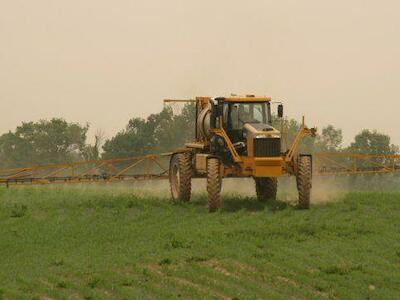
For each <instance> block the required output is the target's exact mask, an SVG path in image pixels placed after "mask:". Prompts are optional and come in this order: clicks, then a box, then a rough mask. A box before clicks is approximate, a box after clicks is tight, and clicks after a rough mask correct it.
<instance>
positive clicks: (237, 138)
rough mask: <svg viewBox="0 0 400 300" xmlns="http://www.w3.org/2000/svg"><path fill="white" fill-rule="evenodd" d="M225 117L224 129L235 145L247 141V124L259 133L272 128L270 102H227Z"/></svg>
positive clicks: (225, 104)
mask: <svg viewBox="0 0 400 300" xmlns="http://www.w3.org/2000/svg"><path fill="white" fill-rule="evenodd" d="M223 116H224V129H225V131H226V133H227V134H228V136H229V138H230V139H231V141H232V143H233V144H235V143H238V142H244V141H245V140H246V129H245V125H246V124H250V125H251V126H253V127H254V128H256V129H257V130H258V131H264V130H268V129H270V128H272V126H271V125H272V116H271V104H270V102H225V103H224V114H223Z"/></svg>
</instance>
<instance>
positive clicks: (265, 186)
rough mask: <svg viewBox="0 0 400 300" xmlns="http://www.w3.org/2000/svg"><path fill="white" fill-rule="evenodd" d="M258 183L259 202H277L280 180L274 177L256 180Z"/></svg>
mask: <svg viewBox="0 0 400 300" xmlns="http://www.w3.org/2000/svg"><path fill="white" fill-rule="evenodd" d="M254 181H255V182H256V192H257V200H258V201H260V202H267V201H268V200H276V194H277V191H278V179H277V178H274V177H265V178H254Z"/></svg>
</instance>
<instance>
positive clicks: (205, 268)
mask: <svg viewBox="0 0 400 300" xmlns="http://www.w3.org/2000/svg"><path fill="white" fill-rule="evenodd" d="M224 200H225V201H224V206H223V208H222V210H221V211H220V212H219V213H217V214H212V215H210V214H208V213H207V212H206V209H205V205H206V197H205V195H203V194H196V195H195V196H194V200H193V202H192V203H190V204H173V203H171V202H170V201H169V200H168V195H165V197H155V196H151V195H148V196H146V195H145V194H143V193H136V194H135V193H133V192H132V191H130V190H125V189H109V188H85V189H83V188H75V187H65V188H61V187H57V188H11V189H8V190H6V189H0V299H178V298H182V299H204V298H206V299H289V298H293V299H331V298H332V299H399V298H400V218H399V215H400V193H368V192H358V193H348V194H346V195H344V196H341V199H338V201H336V202H334V203H328V204H320V205H314V206H313V207H312V208H311V210H309V211H302V210H297V209H295V208H293V207H292V206H290V205H287V204H285V203H280V202H276V203H270V204H267V205H263V204H260V203H257V201H256V200H255V199H254V198H252V197H248V198H246V197H235V196H229V195H227V196H226V197H225V199H224Z"/></svg>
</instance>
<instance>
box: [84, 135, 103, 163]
mask: <svg viewBox="0 0 400 300" xmlns="http://www.w3.org/2000/svg"><path fill="white" fill-rule="evenodd" d="M103 143H104V131H102V130H97V132H96V133H95V135H94V144H93V145H90V144H89V145H86V146H85V149H84V151H83V157H84V159H85V160H98V159H100V158H101V155H100V153H101V147H102V146H103Z"/></svg>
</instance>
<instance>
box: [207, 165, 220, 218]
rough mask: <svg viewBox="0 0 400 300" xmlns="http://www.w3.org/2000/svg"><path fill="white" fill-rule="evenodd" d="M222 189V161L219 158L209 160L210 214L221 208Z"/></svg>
mask: <svg viewBox="0 0 400 300" xmlns="http://www.w3.org/2000/svg"><path fill="white" fill-rule="evenodd" d="M221 187H222V176H221V167H220V160H219V159H218V158H209V159H208V160H207V192H208V210H209V212H210V213H213V212H216V211H217V210H218V209H219V208H220V206H221Z"/></svg>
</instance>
